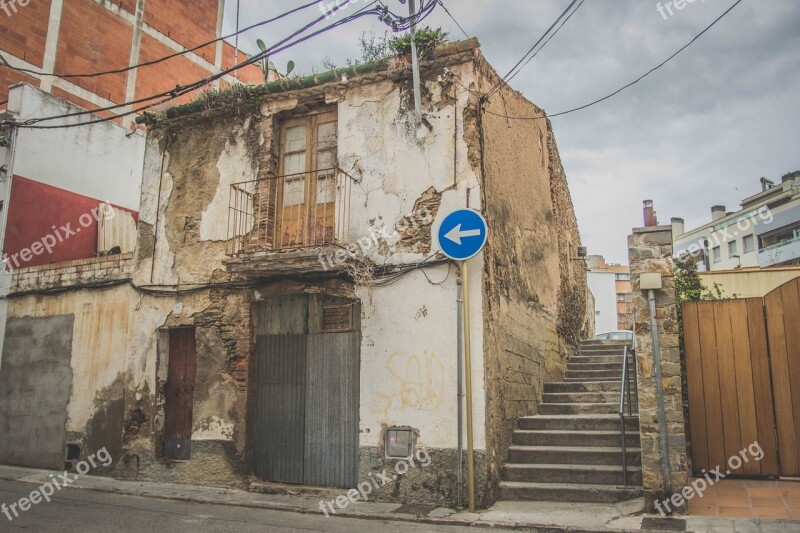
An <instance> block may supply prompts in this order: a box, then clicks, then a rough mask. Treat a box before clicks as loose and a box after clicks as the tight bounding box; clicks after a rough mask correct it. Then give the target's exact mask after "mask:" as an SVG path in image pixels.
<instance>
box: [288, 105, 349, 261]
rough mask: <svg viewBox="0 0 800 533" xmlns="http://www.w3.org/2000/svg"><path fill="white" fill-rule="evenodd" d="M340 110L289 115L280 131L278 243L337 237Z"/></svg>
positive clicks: (324, 240)
mask: <svg viewBox="0 0 800 533" xmlns="http://www.w3.org/2000/svg"><path fill="white" fill-rule="evenodd" d="M336 116H337V115H336V111H329V112H325V113H319V114H314V115H309V116H304V117H296V118H292V119H290V120H287V121H286V122H285V123H284V124H283V126H282V130H281V157H280V166H279V172H280V174H281V176H283V177H282V179H281V180H279V183H278V196H277V201H278V209H277V212H278V216H277V220H276V223H277V228H278V229H277V232H276V246H277V247H286V248H291V247H295V246H309V245H320V244H325V243H330V242H333V235H334V227H335V209H336V207H335V199H336V173H335V172H334V167H335V166H336V157H337V155H336V154H337V126H336V124H337V122H336Z"/></svg>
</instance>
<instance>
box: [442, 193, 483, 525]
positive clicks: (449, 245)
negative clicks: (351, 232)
mask: <svg viewBox="0 0 800 533" xmlns="http://www.w3.org/2000/svg"><path fill="white" fill-rule="evenodd" d="M488 235H489V227H488V225H487V224H486V219H485V218H483V215H481V214H480V213H479V212H477V211H475V210H473V209H459V210H457V211H453V212H452V213H450V214H449V215H447V216H446V217H445V218H444V220H443V221H442V223H441V224H440V226H439V229H438V230H437V232H436V236H437V238H438V241H439V247H440V248H441V250H442V253H443V254H444V255H446V256H447V257H449V258H450V259H452V260H453V261H457V262H458V265H459V268H460V269H461V285H460V287H459V288H460V289H461V291H460V294H461V299H460V300H461V305H460V307H459V309H460V310H461V317H460V322H461V332H462V334H463V343H462V344H463V346H464V388H465V392H466V398H465V402H466V404H467V409H466V411H467V413H466V414H467V495H468V497H469V512H471V513H474V512H475V450H474V446H473V428H472V342H471V341H472V336H471V335H470V327H469V326H470V321H469V318H470V317H469V292H470V291H469V289H470V287H469V268H468V265H467V262H468V261H469V260H470V259H471V258H473V257H475V256H476V255H478V254H479V253H480V251H481V250H482V249H483V247H484V246H485V245H486V239H487V238H488ZM458 318H459V317H457V320H458ZM460 360H461V359H460V356H459V361H460ZM459 376H460V372H459ZM458 405H459V407H460V406H461V398H460V397H459V401H458ZM459 415H460V409H459ZM460 418H461V417H460V416H459V428H458V432H459V437H460V434H461V424H460ZM460 443H461V439H460V438H459V444H460ZM459 449H460V446H459ZM459 467H460V463H459ZM460 486H461V484H460V483H459V487H460Z"/></svg>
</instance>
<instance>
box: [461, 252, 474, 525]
mask: <svg viewBox="0 0 800 533" xmlns="http://www.w3.org/2000/svg"><path fill="white" fill-rule="evenodd" d="M461 283H462V286H463V293H462V294H463V298H462V300H463V304H462V305H463V306H464V310H463V312H462V313H461V318H462V320H463V323H464V325H463V327H462V330H463V331H464V373H465V376H464V385H465V389H466V393H467V398H466V400H467V496H468V498H469V512H470V513H474V512H475V461H474V454H473V450H472V353H471V343H470V329H469V269H468V268H467V261H461Z"/></svg>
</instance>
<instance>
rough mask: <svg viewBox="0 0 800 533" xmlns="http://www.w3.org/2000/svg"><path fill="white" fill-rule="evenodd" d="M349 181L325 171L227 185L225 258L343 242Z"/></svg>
mask: <svg viewBox="0 0 800 533" xmlns="http://www.w3.org/2000/svg"><path fill="white" fill-rule="evenodd" d="M354 182H355V179H353V177H352V176H350V175H349V174H347V173H346V172H344V171H343V170H342V169H340V168H327V169H322V170H314V171H310V172H303V173H300V174H290V175H286V176H277V177H274V178H266V179H260V180H253V181H245V182H242V183H235V184H233V185H231V196H230V204H229V210H228V247H227V253H228V255H230V256H239V255H243V254H252V253H257V252H270V251H283V250H291V249H300V248H311V247H318V246H324V245H326V244H347V243H348V229H349V225H350V224H349V223H350V200H351V197H352V187H353V183H354Z"/></svg>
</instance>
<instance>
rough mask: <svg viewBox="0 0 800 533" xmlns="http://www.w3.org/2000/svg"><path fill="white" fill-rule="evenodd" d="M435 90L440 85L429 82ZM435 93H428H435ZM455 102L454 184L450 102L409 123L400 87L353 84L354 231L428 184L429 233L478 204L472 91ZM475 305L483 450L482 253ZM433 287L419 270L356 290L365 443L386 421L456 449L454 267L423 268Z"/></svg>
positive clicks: (427, 442) (354, 235) (395, 213)
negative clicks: (437, 202)
mask: <svg viewBox="0 0 800 533" xmlns="http://www.w3.org/2000/svg"><path fill="white" fill-rule="evenodd" d="M452 70H454V71H456V75H458V76H460V78H461V82H462V83H463V84H465V85H467V86H469V84H470V82H471V81H472V80H473V79H474V75H473V73H472V71H471V70H470V69H469V68H468V67H467V66H460V67H455V68H453V69H452ZM430 89H431V91H432V92H434V95H435V91H436V90H437V89H438V86H437V85H436V84H432V85H431V86H430ZM435 97H436V96H434V98H435ZM459 99H460V100H459V102H458V108H459V111H458V113H457V114H458V129H459V136H458V144H457V147H456V153H457V154H458V159H457V169H458V171H457V175H458V180H457V186H456V187H453V182H454V178H453V151H454V146H453V142H454V141H453V137H454V135H453V133H454V132H453V128H454V113H455V109H454V108H453V107H452V106H448V107H445V108H444V109H442V110H440V111H437V112H436V113H434V114H433V115H428V119H429V121H430V123H431V124H432V126H433V128H432V131H429V130H428V129H427V128H426V127H424V126H421V127H420V128H419V129H417V128H415V127H414V125H413V124H414V121H413V111H412V113H411V114H409V115H407V116H403V115H400V116H398V109H400V108H401V107H402V104H401V94H400V89H399V88H397V87H396V85H395V84H394V83H392V82H379V83H375V84H368V85H364V86H358V87H352V88H349V89H348V90H347V92H346V95H345V98H344V100H343V101H341V102H340V103H339V106H338V112H339V164H340V166H341V167H342V168H343V170H345V171H346V172H348V173H350V174H351V175H352V176H354V177H355V178H357V179H359V180H361V181H360V183H359V184H358V185H356V186H355V187H354V195H353V199H352V216H351V223H350V237H351V240H353V241H355V240H357V239H358V238H359V237H366V236H368V235H370V232H371V231H375V229H376V228H378V227H380V226H382V225H386V227H387V228H389V230H390V231H391V230H392V229H393V226H394V224H395V223H396V222H397V221H398V220H400V219H401V218H402V217H404V216H407V215H410V214H412V212H413V209H414V203H415V201H416V200H417V199H418V198H419V197H420V196H422V194H423V192H425V191H426V190H427V189H428V188H429V187H431V186H433V187H434V188H435V189H436V191H438V192H442V202H441V207H440V209H439V212H438V215H437V217H436V219H435V221H434V223H433V228H432V232H433V234H434V235H435V233H436V229H437V228H438V226H439V224H441V221H442V220H443V218H444V217H445V216H446V215H447V214H448V213H450V212H451V211H454V210H456V209H461V208H464V207H467V189H468V188H469V189H472V193H471V194H470V198H471V207H473V208H479V205H478V201H479V199H480V194H478V177H477V176H476V174H475V173H474V171H473V169H472V167H471V166H470V164H469V162H468V160H467V145H466V143H465V142H464V140H463V135H462V133H463V123H462V118H463V114H462V112H463V109H464V108H465V106H467V105H468V93H467V92H466V91H463V94H461V95H460V96H459ZM437 250H438V247H437V245H436V243H435V242H434V244H433V250H431V252H430V253H428V254H421V253H420V254H414V253H408V252H397V250H396V247H394V246H390V247H389V249H388V250H387V249H386V248H385V247H374V248H372V249H370V250H369V251H368V254H367V255H368V256H369V257H370V259H371V260H372V261H374V262H375V263H377V264H383V263H384V262H385V263H392V264H397V263H414V262H419V261H422V260H424V259H426V257H427V256H430V255H431V254H433V253H435V252H436V251H437ZM470 268H471V272H473V273H474V274H473V276H471V278H470V287H469V290H470V297H471V304H472V314H471V324H472V339H471V340H472V382H473V393H474V399H473V409H474V414H473V422H474V435H475V448H476V449H485V447H486V434H485V433H486V431H485V403H486V402H485V391H484V386H483V384H484V372H483V366H484V364H483V309H482V303H483V298H482V292H483V291H482V286H483V285H482V284H483V280H482V276H481V273H482V272H483V256H482V255H479V256H477V257H475V258H474V259H472V260H471V261H470ZM426 273H427V274H428V277H429V278H430V279H431V281H434V282H440V281H442V280H445V278H446V281H444V282H443V283H442V284H441V285H433V284H431V283H430V282H429V281H428V280H427V279H426V278H425V276H424V275H423V274H422V273H421V272H419V271H417V272H414V273H413V274H410V275H408V276H406V277H404V278H403V279H402V280H400V281H399V282H398V283H396V284H393V285H390V286H388V287H377V288H370V287H361V288H359V290H358V296H359V298H360V299H361V301H362V334H363V340H362V346H361V367H362V372H361V423H360V428H361V439H360V444H361V445H362V446H375V445H378V444H379V439H380V433H381V427H382V426H384V425H387V426H393V425H400V426H406V425H407V426H412V427H414V428H416V429H418V430H419V440H418V444H419V445H420V446H428V447H435V448H455V447H456V446H457V438H458V426H457V416H456V414H457V403H456V402H457V397H456V391H457V358H456V357H457V338H456V290H457V286H456V280H457V275H456V272H455V269H452V270H451V271H450V272H449V277H448V268H447V267H446V266H443V267H440V268H436V269H430V270H427V271H426Z"/></svg>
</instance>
